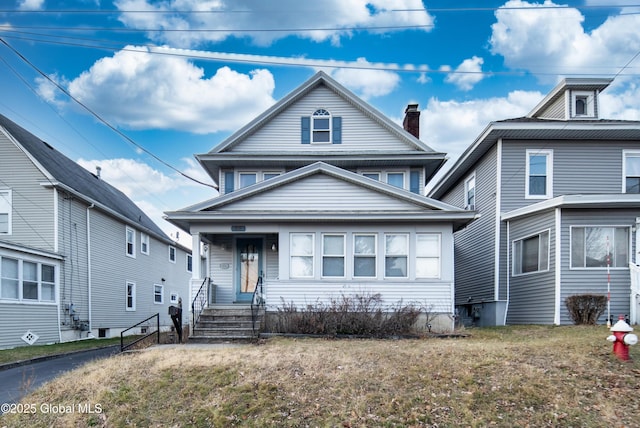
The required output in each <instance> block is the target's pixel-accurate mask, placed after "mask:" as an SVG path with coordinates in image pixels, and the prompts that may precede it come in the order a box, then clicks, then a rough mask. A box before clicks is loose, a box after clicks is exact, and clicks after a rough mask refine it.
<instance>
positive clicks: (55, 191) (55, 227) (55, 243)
mask: <svg viewBox="0 0 640 428" xmlns="http://www.w3.org/2000/svg"><path fill="white" fill-rule="evenodd" d="M59 216H60V210H59V206H58V189H57V188H55V187H54V188H53V251H54V252H55V253H59V251H60V239H59V237H58V233H59V232H60V231H59V230H58V221H59V219H60V217H59ZM60 266H61V265H58V268H57V269H56V270H55V274H56V275H57V277H56V278H55V283H56V284H57V285H58V286H57V290H56V302H58V342H62V324H61V323H62V319H61V316H60V310H61V309H62V308H61V304H62V290H61V289H60V277H61V276H62V275H60Z"/></svg>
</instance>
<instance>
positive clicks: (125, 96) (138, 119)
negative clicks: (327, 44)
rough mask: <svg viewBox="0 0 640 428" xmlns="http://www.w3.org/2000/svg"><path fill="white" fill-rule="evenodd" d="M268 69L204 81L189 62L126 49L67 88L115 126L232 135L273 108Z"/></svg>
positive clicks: (226, 71) (223, 72)
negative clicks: (230, 132)
mask: <svg viewBox="0 0 640 428" xmlns="http://www.w3.org/2000/svg"><path fill="white" fill-rule="evenodd" d="M274 88H275V82H274V79H273V75H272V74H271V73H270V72H269V71H268V70H264V69H261V70H254V71H252V72H251V73H249V74H242V73H238V72H236V71H233V70H231V69H230V68H229V67H221V68H219V69H218V70H217V71H216V73H215V75H213V76H211V77H206V76H205V75H204V70H203V69H202V68H199V67H196V66H194V65H193V64H192V63H191V62H189V61H188V60H186V59H185V58H181V57H176V56H165V55H154V54H149V53H148V50H147V48H144V47H141V48H137V47H131V46H129V47H127V48H125V50H122V51H119V52H117V53H116V54H114V56H112V57H105V58H102V59H100V60H98V61H96V63H95V64H94V65H93V66H92V67H91V68H90V69H89V70H88V71H85V72H83V73H82V74H81V75H80V76H78V77H77V78H75V79H74V80H73V81H71V82H70V83H69V84H68V90H69V92H70V93H71V94H72V95H73V96H74V97H75V98H77V99H78V100H80V101H81V102H82V103H84V104H85V105H87V106H89V107H90V108H91V109H92V110H94V111H95V112H97V113H98V114H100V115H101V116H102V117H104V118H105V119H106V120H107V121H109V122H110V123H112V124H116V125H120V126H124V127H127V128H131V129H175V130H181V131H188V132H194V133H202V134H204V133H211V132H217V131H232V130H236V129H238V128H239V127H240V126H242V125H244V124H246V123H247V122H249V121H250V120H252V119H253V118H254V117H256V116H257V115H258V114H260V113H262V112H263V111H264V110H266V109H267V108H268V107H270V106H271V105H272V104H273V103H274V102H275V100H274V99H273V97H272V94H273V90H274Z"/></svg>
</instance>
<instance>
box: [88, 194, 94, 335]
mask: <svg viewBox="0 0 640 428" xmlns="http://www.w3.org/2000/svg"><path fill="white" fill-rule="evenodd" d="M94 207H95V205H94V204H91V205H89V206H88V207H87V300H88V302H89V306H88V312H89V320H88V321H89V333H91V216H90V215H89V211H90V210H91V209H93V208H94Z"/></svg>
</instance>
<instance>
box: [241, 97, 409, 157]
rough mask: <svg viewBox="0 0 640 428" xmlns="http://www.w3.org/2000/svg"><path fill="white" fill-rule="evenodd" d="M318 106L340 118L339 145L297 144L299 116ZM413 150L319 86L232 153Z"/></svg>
mask: <svg viewBox="0 0 640 428" xmlns="http://www.w3.org/2000/svg"><path fill="white" fill-rule="evenodd" d="M318 108H324V109H326V110H328V111H329V112H331V114H332V115H334V116H340V117H342V144H340V145H339V146H338V147H336V146H337V145H331V144H305V145H302V144H301V143H300V117H302V116H311V115H312V114H313V112H314V111H315V110H317V109H318ZM374 148H375V150H385V151H389V150H393V151H396V150H401V151H406V150H414V149H415V148H413V147H407V145H406V144H404V143H402V142H400V141H399V140H398V138H397V137H396V136H394V135H393V134H392V133H391V132H389V131H388V130H386V129H385V128H383V127H381V126H380V125H379V124H378V123H377V122H375V121H374V120H372V119H371V118H370V117H368V116H367V115H365V114H364V113H363V112H361V111H360V110H358V109H356V108H355V107H354V106H353V105H352V104H350V103H349V102H347V101H346V100H345V99H343V98H342V97H340V96H338V95H337V94H336V93H335V92H333V91H331V90H330V89H328V88H327V87H325V86H320V87H318V88H316V89H314V90H313V91H311V92H310V93H309V94H307V95H306V96H305V97H303V98H302V99H300V100H299V101H298V102H296V103H294V104H293V105H291V106H290V107H289V108H288V109H286V110H285V111H284V112H282V113H281V114H280V115H278V116H277V117H276V118H274V119H273V120H271V121H270V122H268V123H266V124H265V125H264V126H263V127H261V128H260V129H259V130H257V132H255V133H254V134H252V135H250V136H248V137H247V138H246V139H245V140H243V141H242V142H240V143H239V144H237V145H236V146H234V147H233V148H232V149H231V151H233V152H255V153H259V152H264V151H269V152H279V151H280V152H291V151H296V152H299V151H302V150H305V151H309V152H323V151H334V150H368V151H371V150H374Z"/></svg>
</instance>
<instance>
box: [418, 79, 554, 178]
mask: <svg viewBox="0 0 640 428" xmlns="http://www.w3.org/2000/svg"><path fill="white" fill-rule="evenodd" d="M543 97H544V94H541V93H540V92H529V91H514V92H511V93H509V94H508V95H507V97H502V98H489V99H477V100H471V101H463V102H460V101H453V100H450V101H440V100H438V99H436V98H431V99H430V100H429V102H428V104H427V107H426V108H425V109H424V110H422V112H421V115H420V139H421V140H422V141H424V142H425V143H426V144H427V145H429V147H431V148H433V149H434V150H436V151H439V152H444V153H447V156H448V158H449V161H447V163H446V164H445V166H444V167H443V169H442V170H441V171H440V173H439V174H438V175H437V177H436V178H435V179H433V180H431V184H435V183H436V182H437V181H438V178H439V177H441V176H442V174H443V173H444V171H446V170H448V169H449V168H450V167H451V166H453V164H454V163H455V161H456V160H457V158H458V157H459V156H460V155H461V154H462V152H464V151H465V150H466V149H467V147H468V146H469V145H471V144H472V143H473V141H474V140H475V139H476V138H477V137H478V136H479V135H480V133H481V132H482V130H483V129H484V128H486V127H487V125H489V123H490V122H493V121H497V120H503V119H510V118H514V117H521V116H524V115H526V114H527V113H529V111H531V110H532V109H533V108H534V107H535V106H536V105H537V104H538V102H540V100H541V99H542V98H543Z"/></svg>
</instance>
